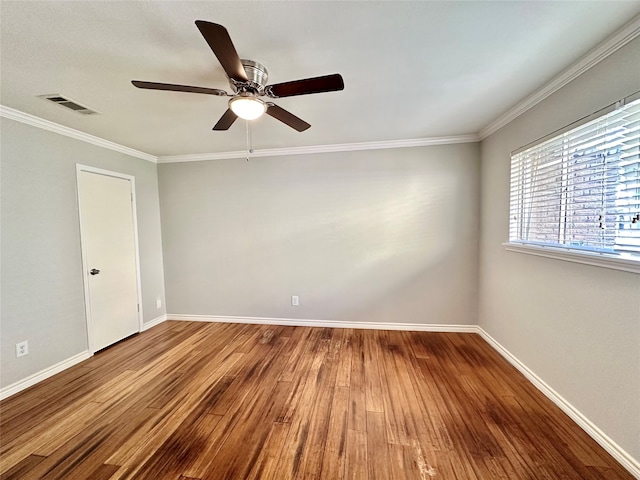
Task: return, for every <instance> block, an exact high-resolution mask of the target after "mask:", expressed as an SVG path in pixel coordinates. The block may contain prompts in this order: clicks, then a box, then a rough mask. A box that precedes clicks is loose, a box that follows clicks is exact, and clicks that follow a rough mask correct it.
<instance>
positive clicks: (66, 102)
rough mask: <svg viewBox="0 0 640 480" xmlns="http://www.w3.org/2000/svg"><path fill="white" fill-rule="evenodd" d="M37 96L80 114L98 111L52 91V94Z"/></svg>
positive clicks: (92, 113)
mask: <svg viewBox="0 0 640 480" xmlns="http://www.w3.org/2000/svg"><path fill="white" fill-rule="evenodd" d="M39 97H40V98H44V99H45V100H49V101H50V102H53V103H55V104H57V105H60V106H61V107H65V108H68V109H69V110H73V111H74V112H78V113H81V114H82V115H94V114H96V113H98V112H96V111H95V110H91V109H90V108H88V107H85V106H84V105H80V104H79V103H78V102H74V101H73V100H70V99H68V98H65V97H63V96H62V95H60V94H58V93H54V94H52V95H39Z"/></svg>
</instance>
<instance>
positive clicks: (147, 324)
mask: <svg viewBox="0 0 640 480" xmlns="http://www.w3.org/2000/svg"><path fill="white" fill-rule="evenodd" d="M166 321H167V314H166V313H165V314H164V315H160V316H159V317H156V318H154V319H153V320H149V321H148V322H144V323H143V324H142V330H140V331H141V332H144V331H145V330H149V329H150V328H153V327H155V326H156V325H160V324H161V323H162V322H166Z"/></svg>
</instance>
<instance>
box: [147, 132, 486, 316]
mask: <svg viewBox="0 0 640 480" xmlns="http://www.w3.org/2000/svg"><path fill="white" fill-rule="evenodd" d="M478 160H479V150H478V145H477V144H460V145H448V146H434V147H421V148H407V149H394V150H377V151H365V152H350V153H335V154H317V155H307V156H286V157H280V158H256V159H252V160H250V161H248V162H247V161H245V160H244V159H233V160H216V161H209V162H198V163H174V164H161V165H159V166H158V176H159V186H160V199H161V200H160V204H161V215H162V227H163V229H162V234H163V245H164V261H165V281H166V284H167V306H168V311H169V313H170V314H171V313H173V314H198V315H230V316H256V317H279V318H296V319H315V320H343V321H361V322H390V323H419V324H476V321H477V318H476V311H477V309H476V306H477V303H476V299H477V237H478V210H479V208H478V196H479V192H478V185H479V161H478ZM291 295H299V297H300V306H298V307H292V306H291Z"/></svg>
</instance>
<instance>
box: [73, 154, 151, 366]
mask: <svg viewBox="0 0 640 480" xmlns="http://www.w3.org/2000/svg"><path fill="white" fill-rule="evenodd" d="M82 172H87V173H93V174H97V175H105V176H108V177H115V178H119V179H122V180H128V181H129V184H130V186H131V213H132V219H133V242H134V251H135V252H134V253H135V259H136V286H137V288H136V290H137V292H136V295H137V299H138V332H141V331H142V323H143V318H144V317H143V314H142V282H141V277H140V248H139V244H138V215H137V206H136V179H135V177H134V176H133V175H127V174H124V173H120V172H114V171H112V170H104V169H102V168H96V167H90V166H88V165H82V164H80V163H76V198H77V201H78V222H79V227H80V250H81V253H82V283H83V287H84V310H85V321H86V324H87V345H88V347H89V353H91V355H93V354H94V353H95V352H96V349H95V347H94V345H93V341H92V336H91V333H92V320H91V298H90V295H89V268H90V266H89V264H88V261H87V249H86V246H85V238H86V237H85V235H84V234H83V232H82V206H81V205H80V174H81V173H82Z"/></svg>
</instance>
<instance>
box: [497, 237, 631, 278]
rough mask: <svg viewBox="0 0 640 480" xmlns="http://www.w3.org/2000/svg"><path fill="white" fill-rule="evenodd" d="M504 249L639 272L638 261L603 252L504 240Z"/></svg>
mask: <svg viewBox="0 0 640 480" xmlns="http://www.w3.org/2000/svg"><path fill="white" fill-rule="evenodd" d="M502 245H503V246H504V248H505V250H508V251H510V252H517V253H526V254H529V255H537V256H539V257H547V258H555V259H557V260H564V261H566V262H574V263H582V264H584V265H593V266H595V267H603V268H610V269H613V270H622V271H624V272H631V273H638V274H640V261H638V260H630V259H626V258H618V257H615V256H613V255H607V254H604V253H592V252H579V251H576V250H568V249H563V248H556V247H543V246H539V245H527V244H523V243H511V242H505V243H503V244H502Z"/></svg>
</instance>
